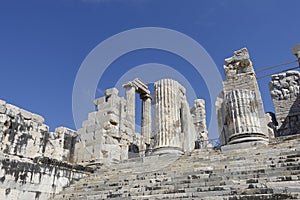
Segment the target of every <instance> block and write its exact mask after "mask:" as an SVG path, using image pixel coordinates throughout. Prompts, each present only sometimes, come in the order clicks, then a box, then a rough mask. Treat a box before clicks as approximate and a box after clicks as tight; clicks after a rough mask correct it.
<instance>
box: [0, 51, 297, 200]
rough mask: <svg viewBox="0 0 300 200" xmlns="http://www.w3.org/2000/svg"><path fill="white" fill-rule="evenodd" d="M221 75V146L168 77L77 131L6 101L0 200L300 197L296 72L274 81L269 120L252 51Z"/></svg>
mask: <svg viewBox="0 0 300 200" xmlns="http://www.w3.org/2000/svg"><path fill="white" fill-rule="evenodd" d="M293 51H295V52H296V53H297V52H299V51H298V49H297V48H295V49H294V50H293ZM296 53H295V54H296ZM299 55H300V54H299ZM224 71H225V76H226V80H225V81H224V82H223V91H221V93H220V95H219V97H218V98H217V99H216V111H217V119H218V131H219V141H220V145H218V146H213V145H212V144H210V141H209V139H208V138H209V137H208V136H209V134H210V133H208V131H207V127H206V112H205V109H206V108H205V101H204V100H203V99H195V100H194V104H193V105H189V104H188V101H187V97H186V90H185V88H184V87H183V86H182V85H181V84H180V83H179V82H177V81H176V80H172V79H162V80H158V81H157V82H155V83H154V91H153V92H152V93H151V92H150V90H149V88H148V84H147V83H144V82H143V81H142V80H140V79H139V78H136V79H134V80H132V81H129V82H127V83H124V85H123V89H124V90H125V96H124V97H122V96H119V91H118V90H117V89H116V88H109V89H107V90H106V91H105V93H104V96H103V97H100V98H97V99H96V100H95V101H94V105H95V111H94V112H91V113H89V115H88V116H87V119H86V120H85V121H83V122H82V127H81V128H80V129H78V130H77V131H74V130H70V129H68V128H65V127H58V128H56V129H55V131H54V132H50V131H49V127H48V126H47V125H45V124H44V118H43V117H42V116H40V115H37V114H34V113H31V112H28V111H26V110H23V109H21V108H18V107H16V106H14V105H11V104H9V103H7V102H5V101H2V100H1V101H0V168H1V171H0V197H1V199H16V200H19V199H36V200H44V199H56V200H58V199H230V200H233V199H299V198H300V170H299V169H300V161H299V158H300V135H299V133H300V128H299V127H300V104H299V103H300V102H299V86H300V73H299V72H298V71H287V72H284V73H280V74H275V75H272V77H271V81H270V83H269V88H270V95H271V97H272V100H273V103H274V108H275V114H274V113H270V112H268V113H265V110H264V106H263V101H262V97H261V94H260V90H259V87H258V83H257V77H256V74H255V70H254V67H253V64H252V62H251V60H250V56H249V53H248V50H247V49H246V48H243V49H240V50H237V51H235V52H234V54H233V56H232V57H230V58H227V59H225V63H224ZM136 94H138V95H139V97H140V100H139V101H140V102H141V105H142V109H141V133H137V131H136V116H137V113H136ZM91 103H92V102H91ZM152 110H153V115H152ZM276 119H277V120H276ZM277 121H278V122H277Z"/></svg>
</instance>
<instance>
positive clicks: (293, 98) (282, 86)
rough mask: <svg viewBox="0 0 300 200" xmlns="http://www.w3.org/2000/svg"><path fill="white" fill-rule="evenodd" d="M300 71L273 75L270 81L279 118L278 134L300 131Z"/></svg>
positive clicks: (291, 133) (290, 133)
mask: <svg viewBox="0 0 300 200" xmlns="http://www.w3.org/2000/svg"><path fill="white" fill-rule="evenodd" d="M299 86H300V72H298V71H288V72H286V73H281V74H275V75H272V81H271V82H270V83H269V88H270V93H271V97H272V100H273V103H274V107H275V111H276V117H277V120H278V130H277V136H283V135H293V134H298V133H300V96H299V88H300V87H299Z"/></svg>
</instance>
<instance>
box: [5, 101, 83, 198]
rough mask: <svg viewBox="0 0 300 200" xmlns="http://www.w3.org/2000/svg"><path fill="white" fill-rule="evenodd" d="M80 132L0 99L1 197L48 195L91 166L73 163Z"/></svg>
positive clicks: (59, 189)
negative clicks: (52, 127)
mask: <svg viewBox="0 0 300 200" xmlns="http://www.w3.org/2000/svg"><path fill="white" fill-rule="evenodd" d="M76 141H77V133H76V132H75V131H73V130H70V129H68V128H65V127H59V128H56V129H55V132H50V131H49V127H48V126H47V125H45V124H44V118H43V117H42V116H39V115H37V114H34V113H31V112H28V111H26V110H24V109H21V108H18V107H16V106H13V105H11V104H8V103H6V102H5V101H3V100H0V199H12V200H13V199H48V198H49V197H51V196H53V195H54V194H56V193H59V192H60V191H62V189H63V188H64V187H67V186H68V185H70V183H71V182H73V181H74V180H79V179H80V178H82V177H83V176H85V174H87V173H88V172H87V171H88V170H87V168H84V167H82V166H79V165H76V164H72V162H73V161H74V147H75V143H76Z"/></svg>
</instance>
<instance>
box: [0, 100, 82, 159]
mask: <svg viewBox="0 0 300 200" xmlns="http://www.w3.org/2000/svg"><path fill="white" fill-rule="evenodd" d="M76 138H77V133H76V132H75V131H73V130H70V129H68V128H65V127H59V128H57V129H56V130H55V132H49V127H48V126H47V125H45V124H44V118H43V117H42V116H40V115H37V114H34V113H31V112H28V111H26V110H24V109H21V108H18V107H16V106H14V105H11V104H8V103H6V102H5V101H2V100H1V101H0V151H1V152H3V153H5V154H9V155H17V156H21V157H26V158H34V157H38V156H45V157H51V158H53V159H57V160H61V161H69V162H72V160H73V151H74V145H75V142H76Z"/></svg>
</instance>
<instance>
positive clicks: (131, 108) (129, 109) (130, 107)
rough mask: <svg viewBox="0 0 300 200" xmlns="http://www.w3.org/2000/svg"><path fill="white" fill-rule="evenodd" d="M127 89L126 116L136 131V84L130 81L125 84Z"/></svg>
mask: <svg viewBox="0 0 300 200" xmlns="http://www.w3.org/2000/svg"><path fill="white" fill-rule="evenodd" d="M123 87H124V88H125V89H126V95H125V98H126V118H127V119H128V120H129V121H130V122H131V125H132V127H131V128H132V129H133V131H135V90H136V88H135V87H134V85H133V84H132V83H131V82H129V83H126V84H124V85H123Z"/></svg>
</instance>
